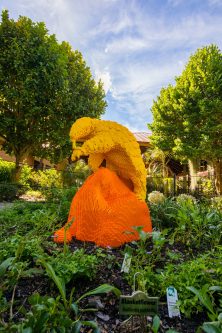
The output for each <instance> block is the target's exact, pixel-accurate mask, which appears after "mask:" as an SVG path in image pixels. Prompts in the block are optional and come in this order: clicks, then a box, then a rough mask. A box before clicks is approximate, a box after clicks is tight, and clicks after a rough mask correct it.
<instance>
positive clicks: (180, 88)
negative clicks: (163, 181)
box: [149, 45, 222, 193]
mask: <svg viewBox="0 0 222 333" xmlns="http://www.w3.org/2000/svg"><path fill="white" fill-rule="evenodd" d="M152 113H153V119H154V120H153V123H152V124H151V125H150V126H149V127H150V129H151V130H152V132H153V135H152V140H153V143H154V144H155V145H156V146H157V147H159V148H160V149H162V150H164V151H170V152H173V154H174V155H175V156H176V157H179V158H181V159H186V160H189V164H190V167H191V169H192V170H193V172H195V170H196V168H197V163H198V160H200V159H206V160H208V161H210V162H211V163H212V165H213V166H214V170H215V176H216V188H217V191H218V193H222V54H221V51H220V50H219V48H218V47H217V46H215V45H210V46H206V47H203V48H201V49H198V50H197V51H196V53H195V54H194V55H192V56H191V57H190V59H189V61H188V63H187V65H186V67H185V69H184V71H183V72H182V74H181V76H179V77H177V78H176V83H175V85H174V86H171V85H170V86H168V87H167V88H165V89H162V90H161V92H160V96H159V97H158V98H157V100H156V101H155V102H154V104H153V106H152Z"/></svg>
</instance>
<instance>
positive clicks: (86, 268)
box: [50, 249, 98, 283]
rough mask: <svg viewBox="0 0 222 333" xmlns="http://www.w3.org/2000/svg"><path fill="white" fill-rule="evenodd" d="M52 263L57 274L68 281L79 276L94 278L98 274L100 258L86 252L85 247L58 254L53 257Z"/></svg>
mask: <svg viewBox="0 0 222 333" xmlns="http://www.w3.org/2000/svg"><path fill="white" fill-rule="evenodd" d="M50 264H51V265H52V267H53V268H54V270H55V272H56V274H57V276H59V277H60V278H61V279H63V280H64V282H65V283H68V282H70V281H71V280H74V279H77V278H87V279H88V280H91V279H93V278H94V277H95V275H96V271H97V266H98V259H97V257H96V256H94V255H87V254H85V253H84V250H83V249H78V250H76V251H75V252H72V253H71V252H70V253H64V252H62V253H59V254H57V255H56V256H55V257H53V258H51V260H50Z"/></svg>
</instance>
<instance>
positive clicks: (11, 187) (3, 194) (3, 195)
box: [0, 183, 19, 201]
mask: <svg viewBox="0 0 222 333" xmlns="http://www.w3.org/2000/svg"><path fill="white" fill-rule="evenodd" d="M18 189H19V186H18V184H7V183H2V184H1V183H0V201H12V200H14V199H15V198H16V197H17V195H18V193H19V192H18Z"/></svg>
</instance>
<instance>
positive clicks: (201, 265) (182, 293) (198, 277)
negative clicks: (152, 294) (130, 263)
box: [160, 247, 222, 317]
mask: <svg viewBox="0 0 222 333" xmlns="http://www.w3.org/2000/svg"><path fill="white" fill-rule="evenodd" d="M221 253H222V252H221V247H219V248H218V249H217V250H216V251H212V252H209V253H206V254H204V255H202V256H200V257H198V258H196V259H193V260H189V261H186V262H184V263H182V264H181V265H173V264H168V265H167V267H166V269H165V270H164V272H162V273H161V275H160V280H161V281H160V285H161V290H162V293H164V294H165V290H166V288H167V287H168V286H171V285H172V286H174V287H175V288H176V289H177V291H178V295H179V302H178V305H179V307H180V311H181V312H182V313H185V315H186V316H188V317H189V316H190V315H191V314H192V313H195V312H202V311H203V307H202V305H201V304H200V303H199V301H198V297H197V296H194V294H193V293H192V292H191V291H190V290H189V289H187V287H189V286H192V287H193V288H197V289H199V287H200V286H204V285H208V286H209V285H218V286H220V287H221V286H222V283H221V281H222V267H221V259H222V255H221Z"/></svg>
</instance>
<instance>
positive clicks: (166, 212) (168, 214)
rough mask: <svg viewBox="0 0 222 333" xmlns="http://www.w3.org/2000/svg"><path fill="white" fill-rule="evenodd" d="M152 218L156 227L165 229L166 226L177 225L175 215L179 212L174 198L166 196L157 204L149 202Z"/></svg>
mask: <svg viewBox="0 0 222 333" xmlns="http://www.w3.org/2000/svg"><path fill="white" fill-rule="evenodd" d="M148 205H149V209H150V213H151V218H152V224H153V226H154V227H155V228H158V229H160V230H163V229H164V228H169V227H173V226H174V225H175V220H174V215H175V214H177V208H178V207H177V204H176V202H175V200H174V199H173V198H166V199H165V200H164V201H162V202H160V203H158V204H157V205H151V204H149V203H148Z"/></svg>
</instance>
